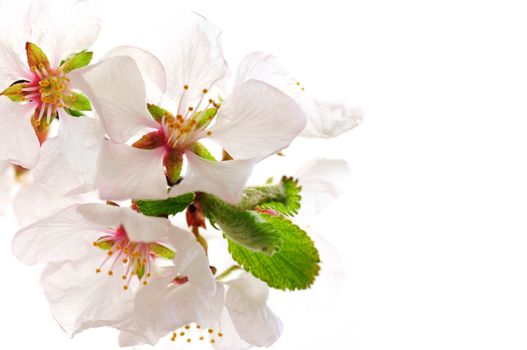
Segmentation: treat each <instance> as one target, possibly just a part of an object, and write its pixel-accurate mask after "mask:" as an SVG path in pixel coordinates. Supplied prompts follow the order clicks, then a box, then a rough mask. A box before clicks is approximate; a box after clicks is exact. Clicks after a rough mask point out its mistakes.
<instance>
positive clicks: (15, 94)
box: [0, 83, 27, 102]
mask: <svg viewBox="0 0 527 350" xmlns="http://www.w3.org/2000/svg"><path fill="white" fill-rule="evenodd" d="M26 85H27V83H17V84H13V85H11V86H10V87H8V88H7V89H5V90H4V91H2V93H1V94H0V95H4V96H7V97H9V99H10V100H11V101H13V102H22V101H25V98H24V94H23V93H22V88H24V87H25V86H26Z"/></svg>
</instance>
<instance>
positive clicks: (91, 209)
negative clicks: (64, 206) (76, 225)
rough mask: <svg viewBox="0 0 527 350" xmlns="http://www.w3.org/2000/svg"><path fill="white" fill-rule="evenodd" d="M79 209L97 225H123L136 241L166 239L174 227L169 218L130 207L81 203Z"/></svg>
mask: <svg viewBox="0 0 527 350" xmlns="http://www.w3.org/2000/svg"><path fill="white" fill-rule="evenodd" d="M77 210H78V212H79V213H80V214H81V215H82V216H83V217H84V218H85V219H86V220H88V221H90V222H92V223H94V224H97V225H102V226H111V227H117V226H119V225H123V226H124V228H125V230H126V233H127V235H128V238H129V239H130V240H131V241H134V242H159V241H162V240H166V239H167V237H168V236H169V235H170V232H171V230H172V229H173V228H174V227H173V226H172V224H171V223H170V221H169V220H168V219H165V218H157V217H150V216H145V215H143V214H140V213H138V212H136V211H134V210H132V209H130V208H124V207H123V208H121V207H116V206H112V205H107V204H101V203H90V204H81V205H79V206H78V208H77Z"/></svg>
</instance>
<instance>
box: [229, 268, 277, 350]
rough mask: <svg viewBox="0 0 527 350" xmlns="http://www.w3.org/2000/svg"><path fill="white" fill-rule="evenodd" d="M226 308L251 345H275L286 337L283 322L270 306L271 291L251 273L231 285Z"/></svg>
mask: <svg viewBox="0 0 527 350" xmlns="http://www.w3.org/2000/svg"><path fill="white" fill-rule="evenodd" d="M228 285H229V289H228V291H227V295H226V300H225V306H226V307H227V309H228V310H229V315H230V316H231V319H232V323H233V324H234V327H235V328H236V330H237V332H238V334H239V335H240V337H241V338H242V339H243V340H245V341H246V342H248V343H249V344H251V345H255V346H265V347H269V346H271V345H272V344H273V343H274V342H276V340H278V338H279V337H280V335H281V334H282V328H283V326H282V322H281V321H280V319H279V318H278V317H277V316H276V315H275V314H274V313H273V312H272V311H271V309H269V307H267V305H266V301H267V297H268V294H269V288H268V287H267V285H266V284H265V283H263V282H262V281H260V280H258V279H256V278H254V277H252V276H251V275H249V274H243V275H242V276H241V277H240V278H238V279H235V280H233V281H230V282H229V283H228Z"/></svg>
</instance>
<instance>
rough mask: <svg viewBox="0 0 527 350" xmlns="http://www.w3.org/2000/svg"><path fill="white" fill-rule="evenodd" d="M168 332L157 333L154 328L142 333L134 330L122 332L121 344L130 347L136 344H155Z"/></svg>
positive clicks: (120, 335)
mask: <svg viewBox="0 0 527 350" xmlns="http://www.w3.org/2000/svg"><path fill="white" fill-rule="evenodd" d="M165 335H166V334H164V333H155V332H153V331H152V330H150V329H149V330H147V331H144V332H141V333H133V332H120V333H119V346H120V347H129V346H136V345H144V344H148V345H152V346H153V345H155V344H156V343H157V342H158V341H159V339H161V338H163V337H164V336H165Z"/></svg>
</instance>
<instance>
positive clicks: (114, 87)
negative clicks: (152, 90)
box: [69, 56, 159, 143]
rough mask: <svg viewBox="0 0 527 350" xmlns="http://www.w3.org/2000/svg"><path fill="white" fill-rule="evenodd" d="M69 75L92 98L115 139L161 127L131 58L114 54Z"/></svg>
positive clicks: (121, 140)
mask: <svg viewBox="0 0 527 350" xmlns="http://www.w3.org/2000/svg"><path fill="white" fill-rule="evenodd" d="M69 76H70V78H71V80H72V82H73V83H74V84H75V85H76V86H77V87H78V88H80V89H81V90H82V91H83V92H84V93H85V94H86V95H87V96H88V97H89V98H90V100H91V102H92V104H93V107H94V108H95V111H96V112H97V114H98V115H99V117H100V118H101V122H102V125H103V127H104V130H105V131H106V133H107V134H108V135H109V136H110V138H111V139H112V141H114V142H118V143H124V142H126V141H128V140H129V139H130V138H131V137H132V136H134V135H136V134H137V133H138V132H139V131H140V130H143V129H145V128H154V129H157V128H159V124H157V123H156V122H155V120H154V119H153V118H152V117H151V116H150V114H149V113H148V110H147V108H146V100H145V83H144V81H143V78H142V77H141V73H140V72H139V68H137V64H136V63H135V61H134V60H133V59H132V58H130V57H126V56H118V57H112V58H109V59H107V60H105V61H103V62H100V63H98V64H96V65H93V66H90V67H87V68H84V69H81V70H79V71H74V72H72V73H71V74H70V75H69Z"/></svg>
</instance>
